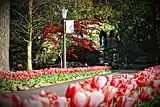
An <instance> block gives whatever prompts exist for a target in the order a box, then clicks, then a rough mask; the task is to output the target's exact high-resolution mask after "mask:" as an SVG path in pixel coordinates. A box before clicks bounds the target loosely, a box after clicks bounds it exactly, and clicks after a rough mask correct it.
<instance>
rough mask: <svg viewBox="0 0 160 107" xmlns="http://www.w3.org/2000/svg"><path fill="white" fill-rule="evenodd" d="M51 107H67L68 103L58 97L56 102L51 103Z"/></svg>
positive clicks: (63, 98)
mask: <svg viewBox="0 0 160 107" xmlns="http://www.w3.org/2000/svg"><path fill="white" fill-rule="evenodd" d="M50 106H51V107H68V102H67V99H66V98H65V97H58V98H57V100H54V101H52V102H51V105H50Z"/></svg>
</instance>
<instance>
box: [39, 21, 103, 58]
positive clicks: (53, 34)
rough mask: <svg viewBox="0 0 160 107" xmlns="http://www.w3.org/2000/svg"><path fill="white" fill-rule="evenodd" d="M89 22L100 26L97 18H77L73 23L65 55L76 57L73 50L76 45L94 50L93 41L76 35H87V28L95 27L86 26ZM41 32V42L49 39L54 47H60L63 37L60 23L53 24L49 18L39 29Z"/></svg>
mask: <svg viewBox="0 0 160 107" xmlns="http://www.w3.org/2000/svg"><path fill="white" fill-rule="evenodd" d="M89 24H97V25H98V26H101V22H99V21H97V20H84V21H82V20H78V21H76V22H75V23H74V33H73V34H72V38H71V40H70V41H71V43H72V44H71V47H67V55H71V56H73V57H75V58H78V57H77V56H76V55H75V54H74V53H73V51H74V50H76V49H77V47H78V46H82V47H83V48H85V49H87V50H89V51H94V50H96V45H95V42H94V41H92V40H89V39H87V38H79V37H77V36H78V35H83V34H85V35H87V36H89V35H88V31H87V30H88V29H96V30H99V29H97V28H94V27H88V25H89ZM41 33H42V34H43V37H42V40H43V42H46V41H49V42H52V43H53V44H54V45H55V46H54V47H53V48H54V49H52V50H56V49H60V41H61V40H62V39H63V38H62V37H63V36H62V34H63V26H62V25H60V26H59V27H56V26H53V25H52V22H51V21H50V20H49V21H48V24H47V26H46V27H45V28H44V29H42V30H41Z"/></svg>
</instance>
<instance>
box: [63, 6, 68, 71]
mask: <svg viewBox="0 0 160 107" xmlns="http://www.w3.org/2000/svg"><path fill="white" fill-rule="evenodd" d="M67 12H68V10H67V9H65V8H63V9H62V17H63V20H64V35H63V67H64V68H67V64H66V20H65V19H66V18H67Z"/></svg>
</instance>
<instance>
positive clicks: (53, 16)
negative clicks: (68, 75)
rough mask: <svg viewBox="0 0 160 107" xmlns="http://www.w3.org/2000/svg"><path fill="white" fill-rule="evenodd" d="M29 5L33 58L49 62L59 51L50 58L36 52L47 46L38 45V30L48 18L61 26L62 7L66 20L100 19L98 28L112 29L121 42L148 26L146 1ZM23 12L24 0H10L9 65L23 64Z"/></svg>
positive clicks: (49, 0) (67, 0) (40, 0)
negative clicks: (31, 14)
mask: <svg viewBox="0 0 160 107" xmlns="http://www.w3.org/2000/svg"><path fill="white" fill-rule="evenodd" d="M33 4H34V7H33V8H34V9H33V10H34V15H33V25H34V30H33V58H36V56H38V57H39V58H41V60H42V59H43V60H44V62H49V63H50V62H52V61H51V59H55V58H56V55H55V54H58V53H59V51H58V52H53V53H52V55H51V57H52V58H51V57H49V56H47V54H46V53H42V52H40V51H41V50H42V47H47V45H43V46H41V38H40V36H41V35H40V29H41V28H43V27H44V26H45V24H46V23H47V22H48V20H52V21H53V25H55V26H59V25H61V24H62V22H63V19H62V15H61V9H62V8H63V7H65V8H67V9H68V15H67V19H74V20H78V19H82V20H88V19H89V20H90V19H93V18H95V19H98V20H103V21H104V23H105V25H104V26H103V28H102V29H104V31H105V32H107V34H108V35H109V32H110V30H114V31H115V36H118V38H119V40H120V41H121V42H122V43H124V44H126V43H128V42H130V41H133V37H134V38H136V39H139V38H142V37H144V36H146V35H148V33H149V31H150V29H151V28H152V26H151V25H152V24H151V21H152V19H151V13H152V12H151V11H152V10H151V5H152V3H151V1H150V0H141V1H139V0H113V1H109V2H107V3H95V2H94V0H58V1H57V0H34V3H33ZM27 12H28V1H27V0H22V1H19V0H16V1H14V2H11V48H10V52H11V54H10V58H11V60H10V62H11V64H12V62H16V63H17V64H18V63H22V64H25V63H26V58H27V55H26V50H27V48H26V42H25V41H24V39H27V34H26V27H25V26H26V24H27V23H26V19H28V16H27ZM110 27H111V29H110ZM147 31H148V33H146V32H147ZM97 34H98V33H97ZM137 41H138V40H137ZM67 45H69V44H67ZM18 47H19V48H18ZM46 52H47V51H46ZM39 60H40V59H39Z"/></svg>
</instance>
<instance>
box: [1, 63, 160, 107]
mask: <svg viewBox="0 0 160 107" xmlns="http://www.w3.org/2000/svg"><path fill="white" fill-rule="evenodd" d="M159 71H160V66H155V67H150V68H148V69H145V70H143V71H140V72H138V73H136V74H134V75H129V74H123V75H121V76H114V75H107V76H94V77H93V78H90V79H87V80H85V81H83V82H77V83H74V84H70V85H69V86H68V89H67V92H66V97H60V96H57V95H56V94H55V93H52V92H45V91H41V93H40V94H39V95H32V96H31V97H30V98H28V99H26V100H23V101H20V99H19V98H18V96H7V95H4V94H2V95H1V96H0V97H1V98H2V99H3V101H4V102H5V101H10V105H12V106H14V107H18V106H19V105H21V107H158V105H159V104H160V72H159ZM8 104H9V103H8Z"/></svg>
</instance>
